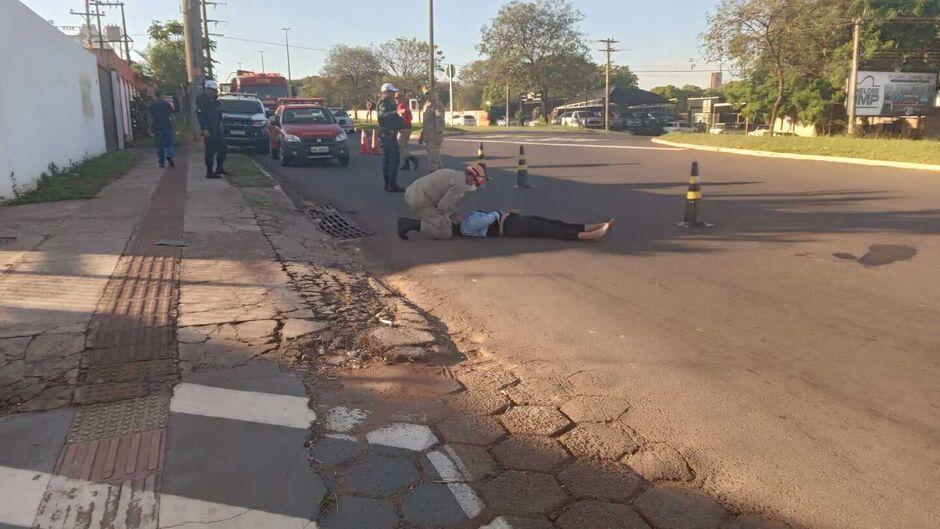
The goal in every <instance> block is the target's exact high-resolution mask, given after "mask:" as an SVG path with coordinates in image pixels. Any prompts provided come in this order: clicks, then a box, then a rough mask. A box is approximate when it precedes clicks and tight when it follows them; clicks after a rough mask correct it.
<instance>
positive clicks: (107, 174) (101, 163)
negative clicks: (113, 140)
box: [8, 149, 144, 205]
mask: <svg viewBox="0 0 940 529" xmlns="http://www.w3.org/2000/svg"><path fill="white" fill-rule="evenodd" d="M143 154H144V151H142V150H139V149H124V150H122V151H115V152H110V153H107V154H102V155H101V156H96V157H94V158H91V159H89V160H86V161H84V162H81V163H78V164H75V165H73V166H71V167H67V168H65V169H60V168H58V167H56V166H55V164H50V166H49V172H47V173H43V174H42V176H41V177H40V178H39V182H38V183H37V185H36V188H35V189H32V190H29V191H26V192H24V193H20V194H18V195H17V196H16V198H15V199H13V200H12V201H10V202H8V204H14V205H15V204H36V203H39V202H55V201H58V200H75V199H79V198H94V197H95V196H96V195H97V194H98V193H99V192H100V191H101V190H102V189H103V188H104V186H106V185H108V184H110V183H111V182H113V181H115V180H117V179H118V178H120V177H121V176H124V175H125V174H127V173H128V171H130V170H131V169H133V168H134V166H136V165H137V162H138V161H139V160H140V157H141V156H143Z"/></svg>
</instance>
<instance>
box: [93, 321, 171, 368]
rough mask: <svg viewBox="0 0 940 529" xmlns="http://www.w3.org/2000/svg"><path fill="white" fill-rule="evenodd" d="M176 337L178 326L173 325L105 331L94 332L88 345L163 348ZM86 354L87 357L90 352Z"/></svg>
mask: <svg viewBox="0 0 940 529" xmlns="http://www.w3.org/2000/svg"><path fill="white" fill-rule="evenodd" d="M175 337H176V328H175V327H172V326H166V327H144V328H140V329H125V330H116V331H104V332H96V333H93V334H92V336H91V338H90V339H89V340H88V341H87V346H88V347H89V348H90V349H113V348H116V347H127V346H131V345H133V346H137V348H138V349H139V350H141V351H145V350H147V349H148V348H153V349H159V350H163V349H166V348H168V347H169V346H170V345H172V344H173V343H174V342H175ZM85 354H86V359H87V354H88V352H87V351H86V353H85ZM145 356H146V355H145ZM117 361H119V362H121V361H126V360H117Z"/></svg>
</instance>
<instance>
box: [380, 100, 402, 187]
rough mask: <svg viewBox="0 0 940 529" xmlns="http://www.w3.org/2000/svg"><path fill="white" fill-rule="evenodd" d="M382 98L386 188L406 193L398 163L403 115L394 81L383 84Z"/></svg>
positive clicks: (383, 164)
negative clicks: (400, 181)
mask: <svg viewBox="0 0 940 529" xmlns="http://www.w3.org/2000/svg"><path fill="white" fill-rule="evenodd" d="M381 91H382V92H383V97H382V100H381V101H379V105H378V107H379V108H378V122H379V137H380V139H381V144H382V177H383V178H384V179H385V190H386V191H388V192H389V193H404V192H405V190H404V189H402V188H401V187H399V186H398V163H399V162H400V161H401V153H400V152H399V150H398V131H399V130H401V127H402V119H401V115H399V114H398V104H397V103H396V102H395V92H397V91H398V89H397V88H395V86H394V85H393V84H392V83H385V84H383V85H382V88H381Z"/></svg>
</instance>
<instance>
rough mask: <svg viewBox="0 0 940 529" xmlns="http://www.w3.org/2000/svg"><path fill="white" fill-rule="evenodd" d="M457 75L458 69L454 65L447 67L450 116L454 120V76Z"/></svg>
mask: <svg viewBox="0 0 940 529" xmlns="http://www.w3.org/2000/svg"><path fill="white" fill-rule="evenodd" d="M455 75H457V67H456V66H454V65H453V64H448V65H447V78H448V79H449V80H450V99H448V101H450V116H451V119H453V118H454V76H455Z"/></svg>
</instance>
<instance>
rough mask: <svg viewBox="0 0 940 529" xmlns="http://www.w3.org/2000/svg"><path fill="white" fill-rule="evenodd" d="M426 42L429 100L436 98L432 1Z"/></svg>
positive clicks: (429, 1) (430, 0)
mask: <svg viewBox="0 0 940 529" xmlns="http://www.w3.org/2000/svg"><path fill="white" fill-rule="evenodd" d="M428 41H429V43H430V50H429V51H428V77H429V79H428V88H430V89H431V98H432V99H433V98H434V97H435V96H436V94H435V93H434V0H428ZM450 119H454V115H453V114H451V116H450Z"/></svg>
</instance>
